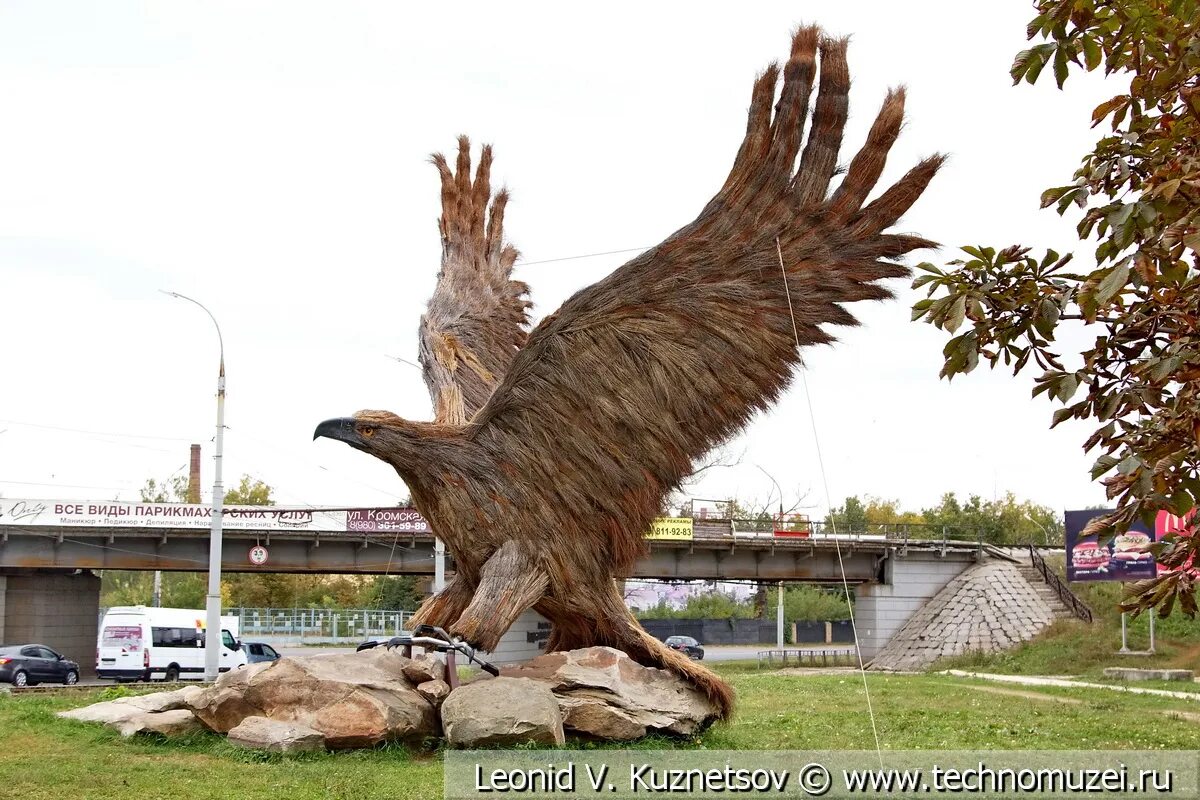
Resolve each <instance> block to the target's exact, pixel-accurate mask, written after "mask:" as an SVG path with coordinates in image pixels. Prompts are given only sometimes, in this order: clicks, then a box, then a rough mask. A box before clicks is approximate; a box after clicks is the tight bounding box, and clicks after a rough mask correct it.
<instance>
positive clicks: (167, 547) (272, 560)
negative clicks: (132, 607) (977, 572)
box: [0, 501, 989, 665]
mask: <svg viewBox="0 0 1200 800" xmlns="http://www.w3.org/2000/svg"><path fill="white" fill-rule="evenodd" d="M39 502H40V503H41V504H42V507H41V508H40V509H39V507H38V506H37V505H36V503H39ZM31 503H33V504H35V505H30V504H31ZM118 505H119V507H126V506H127V507H130V509H131V510H130V511H128V512H126V513H125V514H121V513H119V511H116V509H118ZM54 506H57V507H54ZM155 507H156V504H140V505H135V504H95V503H71V504H61V503H58V504H55V503H53V502H52V501H0V641H40V642H44V643H45V644H48V645H50V646H52V647H59V648H61V649H62V650H64V651H66V652H69V653H72V654H74V655H76V656H78V657H79V659H80V660H81V662H83V663H84V664H85V665H86V664H87V662H88V661H89V659H90V653H91V652H92V651H93V650H94V647H95V640H96V619H97V609H98V605H99V592H100V581H99V578H98V577H96V575H95V574H94V573H93V572H92V571H93V570H104V569H119V570H168V571H205V570H207V565H208V543H209V529H208V524H209V523H208V520H206V519H205V517H204V515H203V513H202V509H201V510H200V511H196V512H195V516H192V517H179V516H171V515H169V514H168V513H166V512H167V511H170V512H174V511H175V507H168V508H167V509H162V508H159V509H158V511H162V512H164V513H153V512H155ZM139 508H140V509H144V510H145V511H146V513H145V514H138V513H137V511H136V510H137V509H139ZM192 508H193V509H199V508H200V507H192ZM89 509H100V512H99V513H88V511H89ZM55 512H58V513H55ZM76 512H78V513H76ZM378 512H382V513H378ZM409 512H411V513H409ZM331 520H332V521H331ZM745 527H753V526H751V525H744V526H741V525H739V524H738V523H737V522H735V521H730V520H695V521H693V522H692V523H691V531H690V537H686V538H684V537H681V538H668V539H650V540H649V541H648V544H649V554H648V555H647V556H646V557H645V558H643V559H642V560H641V561H639V562H638V563H637V565H636V566H635V568H634V569H633V571H632V572H631V573H630V575H628V576H626V577H631V578H652V579H661V580H699V579H703V580H717V581H728V580H741V581H753V582H758V583H780V582H803V583H814V584H834V585H841V584H842V582H843V580H844V581H845V582H847V583H849V584H853V585H855V586H856V587H857V588H856V609H857V616H858V630H859V639H860V644H861V646H862V649H863V653H864V656H865V657H867V658H870V657H871V656H873V655H874V653H875V652H877V651H878V650H879V649H880V648H881V647H882V646H883V645H884V644H886V643H887V641H888V640H889V639H890V638H891V636H892V635H893V634H894V633H895V632H896V631H897V630H899V629H900V627H902V626H903V624H904V622H905V621H907V619H908V618H909V617H910V616H912V614H913V613H914V612H915V611H916V610H917V609H919V608H920V607H921V606H922V605H923V604H924V603H925V601H927V600H928V599H929V598H931V597H933V595H934V594H936V593H937V592H938V591H939V590H940V589H941V588H942V587H943V586H945V585H946V583H948V582H949V581H950V580H951V579H952V578H954V577H955V576H957V575H958V574H959V573H961V572H962V571H963V570H964V569H966V568H967V567H968V566H970V565H972V564H974V563H976V562H978V561H979V560H981V559H985V558H988V557H989V556H988V553H987V551H986V549H985V548H984V546H983V545H982V544H981V543H979V542H973V541H955V540H952V539H947V538H945V537H944V536H943V537H939V538H931V539H912V538H910V537H909V536H908V535H907V534H903V535H901V534H883V535H881V534H870V535H869V534H839V535H834V534H832V533H823V532H820V531H819V529H818V530H813V531H807V532H805V533H799V532H795V531H791V532H785V534H784V535H775V534H774V532H772V531H755V530H745V529H743V528H745ZM223 538H224V542H223V545H224V546H223V556H224V557H223V566H222V569H223V570H224V571H227V572H298V573H357V574H391V575H397V574H408V575H427V574H433V572H434V537H433V535H432V533H431V532H430V531H429V528H428V526H427V525H426V524H425V522H424V520H422V519H420V517H419V515H416V514H415V512H412V510H408V509H283V508H272V509H255V510H245V513H243V514H241V515H238V513H237V510H234V512H233V513H231V514H230V516H229V517H227V518H226V524H225V525H223ZM256 546H259V547H263V548H266V550H267V552H268V557H267V561H266V563H264V564H254V563H251V559H250V550H251V548H254V547H256ZM447 569H448V570H452V569H453V562H452V560H450V561H449V562H448V564H447Z"/></svg>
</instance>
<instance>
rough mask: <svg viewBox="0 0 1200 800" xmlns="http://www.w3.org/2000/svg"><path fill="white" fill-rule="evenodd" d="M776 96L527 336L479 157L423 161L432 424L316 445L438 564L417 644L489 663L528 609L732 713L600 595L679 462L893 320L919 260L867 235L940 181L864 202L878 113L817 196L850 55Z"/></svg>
mask: <svg viewBox="0 0 1200 800" xmlns="http://www.w3.org/2000/svg"><path fill="white" fill-rule="evenodd" d="M818 63H819V68H818ZM779 72H780V70H779V68H778V66H777V65H775V64H772V65H771V66H769V67H767V69H766V70H765V71H764V72H763V73H762V75H760V76H759V77H758V79H757V80H756V81H755V83H754V88H753V93H752V95H751V100H750V109H749V120H748V123H747V126H746V135H745V138H744V140H743V141H742V144H741V147H740V149H739V150H738V153H737V156H736V157H735V159H734V162H733V167H732V169H731V170H730V173H729V177H728V178H727V179H726V180H725V183H724V185H723V186H722V187H721V188H720V190H719V191H718V192H717V194H716V196H715V197H713V199H712V200H711V201H709V203H708V204H707V205H706V206H705V207H704V209H703V210H702V211H701V212H700V215H699V216H698V217H697V218H696V219H695V221H694V222H692V223H691V224H689V225H687V226H685V227H683V228H681V229H680V230H678V231H676V232H675V233H673V234H671V235H670V236H669V237H667V238H666V239H665V240H664V241H663V242H662V243H661V244H659V245H658V246H657V247H654V248H652V249H650V250H647V251H645V252H644V253H642V254H641V255H639V256H637V257H636V258H634V259H632V260H631V261H629V262H628V263H626V264H625V265H624V266H622V267H620V268H619V269H617V270H616V271H615V272H613V273H612V274H611V275H609V276H608V277H607V278H605V279H603V280H601V281H599V282H598V283H596V284H594V285H592V286H589V287H588V288H586V289H584V290H582V291H580V292H578V293H577V294H575V295H574V296H573V297H571V298H570V299H568V300H567V301H566V302H565V303H563V305H562V307H561V308H559V309H558V311H556V312H555V313H554V314H551V315H550V316H549V317H546V318H545V319H544V320H542V322H541V323H540V324H539V325H538V326H537V327H536V328H534V329H533V330H532V331H527V326H528V307H529V303H528V301H527V300H526V296H527V291H528V287H527V286H525V285H524V284H523V283H520V282H517V281H514V280H512V278H511V273H512V267H513V264H514V262H515V261H516V258H517V252H516V250H515V249H513V248H512V247H511V246H509V245H508V244H507V243H506V242H505V241H504V235H503V217H504V209H505V204H506V201H507V195H506V193H505V192H503V191H500V192H497V193H495V195H494V196H493V193H492V190H491V187H490V184H489V178H490V166H491V158H492V154H491V150H490V148H487V147H485V148H484V149H483V152H482V156H481V159H480V163H479V165H478V168H477V170H476V172H475V177H474V180H472V178H471V163H470V161H471V157H470V145H469V143H468V142H467V140H466V139H465V138H463V139H460V140H459V151H458V158H457V163H456V165H455V169H454V170H453V171H452V170H451V169H450V166H449V164H447V162H446V160H445V159H444V158H442V157H441V156H434V159H433V160H434V163H435V165H436V166H437V168H438V170H439V171H440V173H441V185H442V215H441V219H440V221H439V228H440V231H441V236H442V245H443V248H442V249H443V257H442V269H441V272H440V274H439V277H438V283H437V288H436V289H435V291H434V294H433V297H432V298H431V300H430V303H429V307H428V311H427V313H426V315H425V316H424V317H423V318H422V320H421V326H420V359H421V366H422V368H423V370H424V375H425V380H426V383H427V384H428V386H429V389H430V392H431V394H432V397H433V401H434V407H435V419H434V421H432V422H417V421H412V420H406V419H401V418H400V417H398V416H396V415H395V414H392V413H389V412H387V411H360V412H358V413H357V414H355V415H354V416H353V417H347V418H341V419H332V420H327V421H325V422H322V423H321V424H320V425H319V426H318V427H317V429H316V432H315V434H314V438H315V437H316V436H327V437H330V438H333V439H337V440H340V441H343V442H345V443H347V444H349V445H350V446H352V447H354V448H357V449H359V450H362V451H364V452H366V453H369V454H371V455H373V456H375V457H376V458H379V459H382V460H383V461H385V462H387V463H388V464H391V465H392V466H393V467H394V468H395V469H396V471H397V472H398V473H399V474H400V477H401V478H403V480H404V482H405V483H406V484H407V485H408V488H409V490H410V491H411V493H412V499H413V502H414V503H415V504H416V506H417V508H418V509H419V510H420V511H421V512H422V514H424V516H425V518H426V519H427V520H428V521H429V524H430V525H431V527H432V529H433V531H434V533H435V534H436V535H437V536H438V537H440V538H441V539H442V540H443V541H444V542H445V543H446V546H447V547H448V549H449V550H450V552H451V554H452V555H453V556H454V562H455V567H456V571H455V575H454V578H453V580H452V581H451V582H450V583H449V584H448V585H447V586H446V588H445V589H444V590H443V591H441V592H440V593H438V594H437V595H435V596H433V597H431V598H429V599H428V600H426V601H425V603H424V604H422V606H421V608H420V610H419V611H418V612H417V616H416V618H415V619H414V624H420V623H430V624H434V625H438V626H440V627H444V628H446V629H447V630H449V631H450V633H451V634H452V635H454V636H457V637H459V638H460V639H461V640H464V641H466V642H467V643H469V644H470V645H472V646H474V647H478V648H481V649H483V650H491V649H494V648H495V647H496V644H497V642H498V641H499V639H500V637H501V635H503V634H504V632H505V631H506V630H508V628H509V626H510V625H511V624H512V623H513V622H514V621H515V620H516V618H517V617H518V616H519V615H520V614H521V613H522V612H524V611H525V610H527V609H529V608H533V609H535V610H536V611H537V612H539V613H540V614H542V615H543V616H545V617H546V618H547V619H548V620H550V622H551V624H552V631H551V634H550V638H549V641H548V642H547V646H546V649H547V651H555V650H567V649H573V648H579V647H588V646H592V645H608V646H611V647H615V648H618V649H620V650H623V651H625V652H626V653H628V654H629V655H630V656H632V657H633V658H634V659H636V660H637V661H639V662H641V663H644V664H648V665H654V666H659V667H663V668H665V669H668V670H670V671H672V672H675V673H677V674H679V675H681V676H684V677H685V678H686V679H688V680H689V681H690V682H692V683H693V684H694V685H695V686H697V687H698V688H700V689H701V690H702V691H704V692H705V693H706V694H707V695H708V697H709V698H711V699H712V700H713V701H714V702H715V703H716V705H717V706H718V707H719V709H720V711H721V713H722V715H723V716H726V717H727V716H728V715H729V714H730V713H731V711H732V708H733V693H732V690H731V689H730V688H729V686H728V685H727V684H726V683H724V682H723V681H722V680H721V679H720V678H718V677H717V676H716V675H715V674H713V673H712V672H710V671H709V670H707V669H705V668H703V667H701V666H699V665H697V664H695V663H693V662H691V661H689V660H688V659H687V658H685V657H684V656H683V655H681V654H679V653H676V652H674V651H672V650H669V649H667V648H666V647H665V646H664V645H663V644H662V643H661V642H660V641H658V640H657V639H655V638H654V637H652V636H650V635H648V634H647V633H646V632H645V631H644V630H643V629H642V628H641V626H639V625H638V623H637V620H636V619H635V618H634V617H633V616H632V614H631V613H630V612H629V610H628V609H627V608H626V606H625V603H624V601H623V598H622V595H621V592H620V590H619V589H618V586H617V584H616V582H615V581H614V578H615V577H619V576H624V575H627V574H628V572H629V570H630V569H631V567H632V566H633V564H634V562H635V561H636V560H637V559H638V558H639V557H640V556H641V555H642V554H643V553H644V552H645V541H644V534H645V533H646V532H647V531H648V530H649V528H650V525H651V522H652V520H653V519H654V518H655V516H657V515H658V514H659V511H660V508H661V507H662V505H663V502H664V499H665V497H666V496H667V494H668V493H669V492H671V491H672V490H673V489H675V488H676V487H677V486H678V484H679V483H680V481H681V480H682V479H684V478H686V477H687V476H688V475H689V474H690V472H691V471H692V469H693V468H694V464H695V462H696V461H697V459H699V458H700V457H702V456H703V455H704V454H706V453H708V452H709V451H710V450H711V449H712V448H713V447H714V446H716V445H718V444H720V443H721V442H722V441H724V440H726V439H727V438H729V437H730V436H732V435H734V434H735V433H737V432H738V431H739V430H740V429H741V428H742V427H743V426H745V425H746V423H747V421H748V420H749V419H750V417H751V416H752V415H753V414H754V413H755V412H756V411H761V410H763V409H765V408H767V407H768V406H769V405H770V404H771V403H772V402H773V401H774V400H775V399H776V398H777V397H778V396H779V393H780V392H781V391H783V389H784V388H785V387H786V386H787V385H788V383H789V381H790V380H791V377H792V373H793V370H794V368H795V367H796V366H797V364H798V363H799V361H800V353H799V350H798V347H797V345H798V344H800V345H812V344H820V343H828V342H831V341H832V340H833V337H832V336H831V335H830V333H828V332H827V331H825V330H823V329H822V326H824V325H855V324H856V321H855V319H854V317H853V316H852V315H851V314H850V312H849V311H847V310H846V309H845V308H844V307H843V305H844V304H845V303H850V302H854V301H857V300H880V299H884V298H887V297H890V296H891V294H890V292H889V291H888V289H887V288H885V287H884V286H882V285H880V283H879V281H881V280H884V279H888V278H899V277H902V276H905V275H906V274H908V270H907V269H906V268H905V267H904V266H902V265H900V264H898V263H896V259H897V258H899V257H900V256H903V255H904V254H905V253H908V252H909V251H911V250H914V249H918V248H925V247H931V246H933V244H932V243H931V242H929V241H927V240H925V239H922V238H919V237H917V236H911V235H905V234H897V233H887V232H886V231H887V230H888V228H890V227H891V226H892V225H893V224H895V222H896V221H897V219H898V218H899V217H900V215H901V214H903V213H904V212H905V211H907V210H908V208H909V207H910V206H912V204H913V203H914V202H915V201H916V199H917V198H918V197H919V196H920V195H921V193H922V192H923V191H924V190H925V187H926V186H927V185H928V183H929V181H930V180H931V179H932V178H933V176H934V173H935V172H937V170H938V167H939V166H940V165H941V163H942V157H941V156H933V157H930V158H927V159H925V160H924V161H922V162H920V163H919V164H918V165H917V166H916V167H914V168H913V169H911V170H910V171H909V172H908V173H907V174H906V175H904V177H902V178H901V179H900V180H899V181H897V182H896V183H895V184H893V185H892V186H891V187H890V188H888V189H886V190H885V191H883V192H882V193H881V194H879V195H878V196H877V197H876V198H875V199H873V200H871V201H870V202H866V201H867V197H868V194H870V193H871V191H872V189H873V188H874V187H875V185H876V182H877V181H878V180H879V177H880V173H881V172H882V170H883V166H884V161H885V159H886V157H887V153H888V150H889V149H890V148H891V146H892V143H893V142H894V141H895V140H896V137H897V136H898V135H899V132H900V127H901V123H902V120H903V107H904V92H903V90H894V91H892V92H889V94H888V95H887V98H886V99H885V100H884V102H883V106H882V108H881V110H880V111H879V115H878V116H877V117H876V119H875V121H874V124H873V125H872V126H871V129H870V132H869V133H868V135H867V139H866V142H865V144H864V145H863V147H862V148H861V149H860V150H859V151H858V153H857V154H856V155H855V156H854V158H853V159H852V160H851V161H850V163H849V165H848V166H847V167H846V168H845V172H844V175H843V176H842V178H841V180H840V182H839V183H838V184H837V187H836V188H835V189H834V190H833V191H832V192H831V191H830V183H831V180H832V179H833V177H834V175H835V173H837V172H838V168H837V163H838V152H839V149H840V145H841V139H842V130H843V127H844V125H845V122H846V114H847V94H848V91H849V87H850V76H849V72H848V68H847V64H846V40H845V39H831V38H828V37H826V36H824V35H823V34H822V33H821V32H820V31H819V30H818V29H817V28H816V27H804V28H801V29H799V30H798V31H797V32H796V33H795V35H794V37H793V40H792V48H791V55H790V57H789V59H788V61H787V63H786V64H785V65H784V67H783V70H782V72H783V86H782V89H781V90H779V92H778V100H777V101H776V94H777V83H778V78H779ZM818 73H819V78H818ZM814 82H816V83H817V92H816V99H815V102H814V103H812V106H813V109H812V114H811V121H810V122H809V127H808V134H807V137H805V136H804V127H805V123H806V120H809V119H810V114H809V106H810V98H811V96H812V93H813V84H814ZM805 139H807V140H806V141H805ZM802 144H803V152H801V145H802ZM797 159H799V163H798V165H797ZM489 201H490V207H489Z"/></svg>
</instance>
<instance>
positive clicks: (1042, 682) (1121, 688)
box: [940, 669, 1200, 702]
mask: <svg viewBox="0 0 1200 800" xmlns="http://www.w3.org/2000/svg"><path fill="white" fill-rule="evenodd" d="M940 674H942V675H953V676H954V677H956V678H978V679H980V680H985V681H995V682H996V683H1015V684H1017V685H1019V686H1057V687H1060V688H1064V689H1108V690H1110V691H1114V692H1129V693H1130V694H1149V695H1156V696H1158V697H1172V698H1174V699H1176V700H1192V701H1195V702H1200V692H1172V691H1168V690H1166V689H1145V688H1143V687H1141V686H1126V685H1124V684H1116V683H1092V682H1090V681H1077V680H1071V679H1068V678H1045V677H1041V676H1038V675H996V674H993V673H989V672H966V671H965V670H961V669H948V670H944V671H942V672H941V673H940Z"/></svg>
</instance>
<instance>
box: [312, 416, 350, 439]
mask: <svg viewBox="0 0 1200 800" xmlns="http://www.w3.org/2000/svg"><path fill="white" fill-rule="evenodd" d="M322 436H324V437H326V438H327V439H336V440H338V441H339V442H357V441H358V439H359V437H358V434H357V433H356V432H355V430H354V418H353V417H339V418H337V419H327V420H325V421H324V422H322V423H321V424H320V425H318V426H317V429H316V430H315V431H313V440H314V441H316V440H317V439H319V438H321V437H322Z"/></svg>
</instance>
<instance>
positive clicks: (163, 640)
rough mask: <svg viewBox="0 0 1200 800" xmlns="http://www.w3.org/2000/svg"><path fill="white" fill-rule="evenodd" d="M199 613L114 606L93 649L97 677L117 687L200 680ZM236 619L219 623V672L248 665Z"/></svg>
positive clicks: (201, 641) (201, 631)
mask: <svg viewBox="0 0 1200 800" xmlns="http://www.w3.org/2000/svg"><path fill="white" fill-rule="evenodd" d="M206 618H207V614H206V613H205V611H203V610H202V609H191V608H155V607H153V606H115V607H113V608H110V609H109V610H108V611H107V612H106V613H105V614H104V620H103V621H102V622H101V623H100V636H99V640H98V641H97V643H96V676H97V677H100V678H111V679H114V680H117V681H148V680H168V681H176V680H203V679H204V623H205V619H206ZM237 632H238V620H237V617H221V660H220V671H221V672H225V671H227V670H230V669H235V668H237V667H240V666H242V665H243V664H245V663H246V653H245V652H244V651H243V650H242V648H241V643H240V642H239V641H238V640H237Z"/></svg>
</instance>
